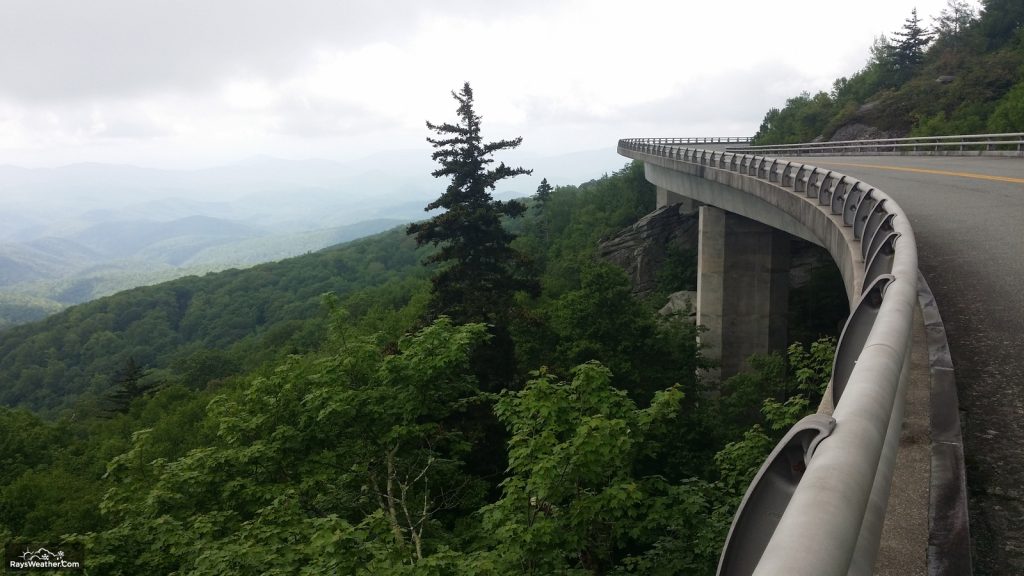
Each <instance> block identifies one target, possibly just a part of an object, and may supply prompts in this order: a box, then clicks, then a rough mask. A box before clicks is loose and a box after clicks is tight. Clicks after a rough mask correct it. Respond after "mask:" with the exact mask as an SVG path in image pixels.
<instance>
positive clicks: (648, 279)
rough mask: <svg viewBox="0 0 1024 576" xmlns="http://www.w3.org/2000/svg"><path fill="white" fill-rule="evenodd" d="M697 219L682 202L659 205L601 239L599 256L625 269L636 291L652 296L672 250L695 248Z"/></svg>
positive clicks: (638, 293) (640, 295)
mask: <svg viewBox="0 0 1024 576" xmlns="http://www.w3.org/2000/svg"><path fill="white" fill-rule="evenodd" d="M697 222H698V219H697V213H692V214H687V213H684V212H682V210H681V205H679V204H675V205H672V206H665V207H662V208H658V209H657V210H655V211H654V212H651V213H650V214H648V215H646V216H644V217H643V218H641V219H640V220H639V221H637V222H636V223H635V224H633V225H632V226H630V227H629V228H626V229H624V230H622V231H621V232H619V233H618V234H616V235H615V236H613V237H611V238H609V239H607V240H605V241H604V242H601V244H600V245H599V246H598V257H599V258H601V259H602V260H606V261H608V262H611V263H613V264H615V265H617V266H619V267H620V268H622V269H623V270H625V271H626V273H627V274H628V275H629V278H630V281H631V282H632V283H633V294H634V295H636V296H638V297H640V298H643V297H645V296H649V295H650V294H652V293H653V292H654V291H655V290H656V289H657V273H658V269H659V268H660V267H661V265H662V263H664V261H665V259H666V257H667V256H668V254H669V252H670V250H673V249H688V248H696V246H697Z"/></svg>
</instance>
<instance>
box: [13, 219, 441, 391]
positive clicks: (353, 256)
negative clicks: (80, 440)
mask: <svg viewBox="0 0 1024 576" xmlns="http://www.w3.org/2000/svg"><path fill="white" fill-rule="evenodd" d="M419 259H420V255H418V254H417V252H416V251H415V248H414V243H412V242H411V241H410V240H409V239H408V238H407V237H406V236H405V234H404V232H403V231H402V230H401V229H394V230H392V231H391V232H388V233H384V234H381V235H378V236H374V237H371V238H368V239H365V240H361V241H356V242H352V243H350V244H345V245H342V246H340V247H338V248H335V249H328V250H325V251H322V252H318V253H314V254H309V255H306V256H302V257H297V258H291V259H287V260H282V261H280V262H274V263H270V264H263V265H260V266H256V267H253V268H249V269H245V270H227V271H224V272H219V273H212V274H207V275H205V276H202V277H197V276H189V277H186V278H181V279H178V280H174V281H171V282H166V283H163V284H158V285H156V286H147V287H142V288H135V289H133V290H128V291H125V292H120V293H118V294H115V295H113V296H109V297H106V298H101V299H99V300H96V301H93V302H89V303H86V304H81V305H79V306H75V307H73V308H70V309H68V310H66V311H64V312H61V313H60V314H57V315H55V316H51V317H50V318H47V319H45V320H43V321H42V322H39V323H35V324H29V325H24V326H17V327H14V328H11V329H9V330H6V331H3V332H0V383H2V385H0V402H2V403H3V404H7V405H20V406H25V407H28V408H32V409H35V410H45V411H52V410H55V409H59V408H68V407H70V406H71V405H73V404H74V402H75V401H76V399H77V398H78V397H79V396H80V395H82V394H86V395H92V396H94V397H95V396H98V395H102V394H103V393H104V392H105V391H106V390H108V389H109V388H110V387H111V385H112V381H113V380H112V379H113V377H114V375H115V374H116V373H117V371H118V370H119V369H120V368H121V367H122V366H123V365H124V364H125V363H126V362H127V361H128V359H129V358H134V359H135V362H137V363H139V364H140V365H141V366H144V367H146V368H148V369H151V376H150V378H153V379H160V380H169V381H183V382H184V383H186V384H189V385H202V384H205V382H206V380H207V379H209V377H211V376H217V377H224V376H228V375H230V374H235V373H239V372H241V371H243V370H249V369H253V368H255V367H256V366H258V365H259V364H260V363H261V362H263V361H265V360H268V359H270V358H272V357H277V356H280V355H282V354H287V353H291V352H297V351H298V352H301V351H308V350H310V349H311V348H312V347H314V346H315V345H316V342H317V340H318V338H319V336H321V335H322V333H323V331H324V320H323V314H324V312H323V309H322V306H321V296H322V295H323V294H324V293H327V292H333V293H335V294H336V295H338V296H341V297H344V296H348V295H351V294H352V293H353V292H355V291H357V290H360V289H366V288H373V289H374V292H375V293H374V294H369V293H367V294H364V295H362V298H363V299H369V298H373V299H375V300H377V301H378V302H379V303H380V305H381V306H394V305H400V304H404V303H405V300H403V298H404V299H408V297H409V294H410V293H411V291H412V288H411V286H412V285H414V284H415V283H416V281H417V279H422V278H424V277H425V276H424V271H423V270H422V269H421V268H420V267H419ZM389 292H395V293H396V294H400V296H395V298H398V300H393V299H391V297H389ZM204 370H212V371H213V372H210V373H205V372H204Z"/></svg>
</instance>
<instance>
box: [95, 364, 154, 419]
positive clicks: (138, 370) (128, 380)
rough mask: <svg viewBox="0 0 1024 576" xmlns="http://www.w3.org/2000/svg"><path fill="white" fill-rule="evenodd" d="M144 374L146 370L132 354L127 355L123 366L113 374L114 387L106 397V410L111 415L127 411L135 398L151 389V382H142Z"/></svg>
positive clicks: (152, 386) (152, 387)
mask: <svg viewBox="0 0 1024 576" xmlns="http://www.w3.org/2000/svg"><path fill="white" fill-rule="evenodd" d="M145 376H146V370H145V369H144V368H142V366H139V365H138V363H136V362H135V357H134V356H129V357H128V360H127V361H125V363H124V367H122V368H121V369H120V370H118V371H117V374H115V375H114V378H113V383H114V388H113V390H111V391H110V393H109V394H108V395H107V397H106V403H107V407H106V412H107V413H108V414H111V415H112V414H119V413H124V412H127V411H128V408H129V407H131V404H132V402H133V401H134V400H135V399H136V398H139V397H140V396H144V395H145V394H147V393H149V392H151V391H153V389H154V388H155V386H154V385H153V384H152V383H150V384H146V383H144V382H142V379H143V377H145Z"/></svg>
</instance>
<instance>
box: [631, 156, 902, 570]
mask: <svg viewBox="0 0 1024 576" xmlns="http://www.w3.org/2000/svg"><path fill="white" fill-rule="evenodd" d="M619 152H620V153H621V154H623V155H625V156H627V157H631V158H635V159H640V160H643V161H645V162H650V163H655V164H658V165H660V166H664V167H667V168H670V169H672V168H675V169H679V170H682V171H684V172H687V173H690V174H692V175H694V177H703V178H707V179H718V180H720V181H728V182H729V184H728V185H729V186H731V187H734V188H737V189H739V190H742V191H745V192H750V193H755V192H757V193H763V191H764V189H765V187H766V186H765V184H766V183H767V185H768V187H769V188H771V187H772V186H774V188H772V189H773V190H777V191H778V193H779V194H783V195H794V196H796V197H797V198H799V199H802V201H804V202H807V203H808V204H810V205H812V206H813V207H814V208H813V210H810V211H808V210H805V209H801V210H799V211H800V212H803V213H805V214H806V213H813V214H818V215H823V216H821V217H824V218H827V219H828V220H829V221H830V222H831V226H832V227H833V233H835V237H841V238H844V239H845V240H844V241H845V242H846V243H847V245H848V246H849V248H850V251H849V253H850V255H853V260H854V264H855V265H856V266H857V267H859V270H858V272H857V273H856V274H854V275H853V278H855V279H856V280H857V282H855V284H859V285H857V286H853V287H852V289H851V290H850V294H852V295H853V296H854V299H855V300H856V302H855V303H854V304H851V310H852V312H851V314H850V317H849V318H848V320H847V323H846V326H845V328H844V329H843V334H842V336H841V337H840V340H839V345H838V348H837V351H836V357H835V359H834V362H833V371H832V379H831V382H830V384H829V388H830V390H831V401H832V402H831V407H826V408H824V409H823V410H821V411H820V412H819V414H814V415H811V416H808V417H807V418H805V419H804V420H802V421H801V422H800V423H798V424H797V425H796V426H794V427H793V429H791V430H790V431H789V433H787V435H786V436H785V437H784V438H783V440H782V441H781V442H780V443H779V445H778V446H777V447H776V448H775V450H774V451H773V452H772V454H771V455H770V456H769V458H768V460H767V461H766V462H765V463H764V465H763V466H762V467H761V470H760V471H759V472H758V474H757V476H756V477H755V479H754V481H753V482H752V483H751V485H750V487H749V488H748V490H747V493H746V495H745V496H744V499H743V502H742V504H741V505H740V508H739V510H738V511H737V513H736V516H735V518H734V520H733V525H732V528H731V529H730V533H729V538H728V540H727V541H726V545H725V548H724V550H723V552H722V557H721V561H720V564H719V569H718V573H719V574H722V575H726V574H728V575H740V574H742V575H748V574H757V575H773V576H774V575H779V574H786V575H787V576H788V575H807V576H830V575H835V576H840V575H846V574H871V573H872V568H873V564H874V560H875V557H876V556H877V553H878V548H879V540H880V537H881V528H882V523H883V520H884V516H885V507H886V503H887V501H888V494H889V486H890V483H891V480H892V471H893V467H894V462H895V454H896V449H897V447H898V444H899V434H900V429H901V425H902V419H903V416H902V413H903V391H904V387H905V385H906V381H907V377H908V374H909V359H910V339H911V331H912V322H913V318H914V310H915V307H916V306H917V274H918V269H917V246H916V243H915V240H914V233H913V230H912V229H911V227H910V223H909V220H908V218H907V216H906V214H905V213H904V212H903V210H902V209H901V208H900V207H899V205H897V204H896V202H894V201H893V200H892V198H890V197H889V196H888V195H886V194H885V193H884V192H882V191H881V190H878V189H877V188H874V187H872V186H870V185H868V184H866V183H864V182H862V181H859V180H857V179H854V178H851V177H849V176H846V175H844V174H841V173H838V172H835V171H832V170H827V169H823V168H818V167H815V166H812V165H809V164H802V163H798V162H792V161H789V162H787V161H782V160H778V159H775V158H770V157H766V156H762V155H757V154H748V153H739V152H729V151H711V150H701V149H695V148H688V147H684V146H680V145H676V144H673V143H670V142H666V141H665V139H626V140H620V141H619ZM716 172H729V173H732V174H734V175H739V176H740V177H739V178H736V177H735V176H729V177H727V178H719V177H720V176H722V175H721V174H716ZM812 217H815V218H818V216H808V218H812ZM818 221H820V218H819V220H818ZM851 232H852V234H851ZM821 240H822V243H823V244H824V245H826V246H828V245H829V239H826V238H821ZM833 240H834V237H833ZM858 254H859V258H857V257H856V255H858ZM833 257H836V253H833ZM847 282H848V283H849V282H850V280H849V279H848V280H847ZM829 408H831V413H829Z"/></svg>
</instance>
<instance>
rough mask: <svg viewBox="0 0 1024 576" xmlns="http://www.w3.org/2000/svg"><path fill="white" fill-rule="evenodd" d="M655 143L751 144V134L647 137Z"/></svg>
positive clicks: (647, 139)
mask: <svg viewBox="0 0 1024 576" xmlns="http://www.w3.org/2000/svg"><path fill="white" fill-rule="evenodd" d="M645 140H646V141H650V142H652V143H655V144H749V143H750V142H751V141H752V140H753V138H751V137H750V136H705V137H696V138H646V139H645Z"/></svg>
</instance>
